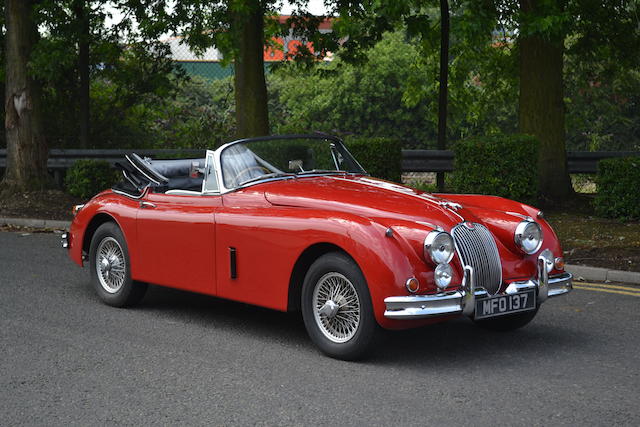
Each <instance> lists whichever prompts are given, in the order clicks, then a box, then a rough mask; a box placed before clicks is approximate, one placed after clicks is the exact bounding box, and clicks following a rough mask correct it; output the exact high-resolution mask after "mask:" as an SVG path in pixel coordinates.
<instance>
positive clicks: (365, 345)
mask: <svg viewBox="0 0 640 427" xmlns="http://www.w3.org/2000/svg"><path fill="white" fill-rule="evenodd" d="M301 306H302V317H303V319H304V324H305V327H306V329H307V332H308V333H309V337H311V340H312V341H313V342H314V343H315V344H316V345H317V346H318V348H320V350H321V351H322V352H323V353H325V354H327V355H328V356H331V357H335V358H337V359H343V360H355V359H359V358H361V357H363V356H364V355H365V354H366V353H367V352H368V351H369V350H371V348H372V347H373V344H374V342H375V341H376V338H377V336H378V335H379V333H380V331H379V328H380V327H379V326H378V324H377V322H376V319H375V317H374V314H373V307H372V305H371V297H370V295H369V289H368V287H367V282H366V280H365V278H364V276H363V275H362V272H361V271H360V269H359V268H358V266H357V265H356V263H355V262H354V261H353V260H352V259H351V258H349V257H347V256H346V255H343V254H341V253H338V252H333V253H328V254H325V255H323V256H321V257H320V258H318V259H317V260H316V261H315V262H314V263H313V264H312V265H311V267H310V268H309V271H308V272H307V274H306V276H305V279H304V284H303V287H302V301H301Z"/></svg>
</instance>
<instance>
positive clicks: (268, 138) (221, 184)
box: [214, 133, 367, 194]
mask: <svg viewBox="0 0 640 427" xmlns="http://www.w3.org/2000/svg"><path fill="white" fill-rule="evenodd" d="M279 139H280V140H283V139H318V140H326V141H331V142H333V143H337V144H339V145H340V146H341V147H342V148H343V149H344V150H345V152H347V153H348V154H349V155H350V156H351V158H352V159H353V161H354V162H355V164H356V166H358V167H359V168H360V169H362V171H363V172H364V174H365V175H367V171H366V169H365V168H363V167H362V165H361V164H360V162H358V159H356V158H355V157H354V156H353V154H351V152H350V151H349V150H348V149H347V147H346V146H345V145H344V143H343V142H342V140H341V139H340V138H338V137H336V136H333V135H327V134H324V133H312V134H290V135H270V136H260V137H255V138H243V139H238V140H235V141H231V142H228V143H226V144H224V145H221V146H220V147H218V149H216V150H215V151H214V160H215V167H216V175H217V177H218V188H219V189H220V191H219V193H218V194H226V193H229V192H232V191H238V190H240V189H242V188H247V187H251V186H253V185H256V184H262V183H264V182H269V181H280V180H284V179H292V178H296V177H297V176H285V177H276V178H273V177H271V178H265V179H261V180H258V181H253V182H250V183H247V184H245V185H241V186H238V187H233V188H228V187H227V186H226V185H225V183H224V176H223V174H222V152H223V151H224V150H226V149H227V148H229V147H231V146H233V145H236V144H241V143H247V142H256V141H273V140H279ZM335 172H336V173H340V174H343V172H340V171H335ZM352 173H353V172H352ZM318 175H325V174H320V173H319V174H318ZM304 176H305V177H309V176H314V175H312V174H310V175H304Z"/></svg>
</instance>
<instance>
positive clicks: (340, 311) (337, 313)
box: [313, 272, 360, 343]
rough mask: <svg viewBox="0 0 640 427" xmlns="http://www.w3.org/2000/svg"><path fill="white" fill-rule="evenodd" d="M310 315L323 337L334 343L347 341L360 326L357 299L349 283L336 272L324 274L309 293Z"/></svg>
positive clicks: (358, 302) (353, 288)
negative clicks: (310, 299) (310, 298)
mask: <svg viewBox="0 0 640 427" xmlns="http://www.w3.org/2000/svg"><path fill="white" fill-rule="evenodd" d="M313 309H314V310H313V314H314V318H315V321H316V324H317V325H318V327H319V328H320V331H322V333H323V335H324V336H325V337H327V338H328V339H329V340H331V341H333V342H335V343H344V342H347V341H349V340H350V339H351V338H353V336H354V335H355V333H356V332H357V331H358V325H359V324H360V300H359V298H358V293H357V292H356V289H355V287H354V286H353V284H352V283H351V282H350V281H349V279H347V278H346V277H345V276H343V275H342V274H340V273H336V272H332V273H327V274H325V275H324V276H322V277H321V278H320V280H318V283H316V287H315V289H314V291H313Z"/></svg>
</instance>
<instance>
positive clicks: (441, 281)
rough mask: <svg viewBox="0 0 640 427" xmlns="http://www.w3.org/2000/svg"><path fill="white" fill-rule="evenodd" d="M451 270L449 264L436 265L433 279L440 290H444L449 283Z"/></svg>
mask: <svg viewBox="0 0 640 427" xmlns="http://www.w3.org/2000/svg"><path fill="white" fill-rule="evenodd" d="M452 275H453V270H451V266H450V265H449V264H438V266H437V267H436V271H435V272H434V273H433V277H434V279H435V281H436V286H437V287H439V288H440V289H444V288H446V287H447V286H449V284H450V283H451V276H452Z"/></svg>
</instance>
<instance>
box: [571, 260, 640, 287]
mask: <svg viewBox="0 0 640 427" xmlns="http://www.w3.org/2000/svg"><path fill="white" fill-rule="evenodd" d="M564 268H565V270H567V271H568V272H569V273H571V274H573V278H574V280H578V279H582V280H595V281H597V282H606V281H610V282H623V283H634V284H640V273H637V272H635V271H622V270H608V269H606V268H598V267H588V266H586V265H570V264H567V265H566V266H565V267H564Z"/></svg>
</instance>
